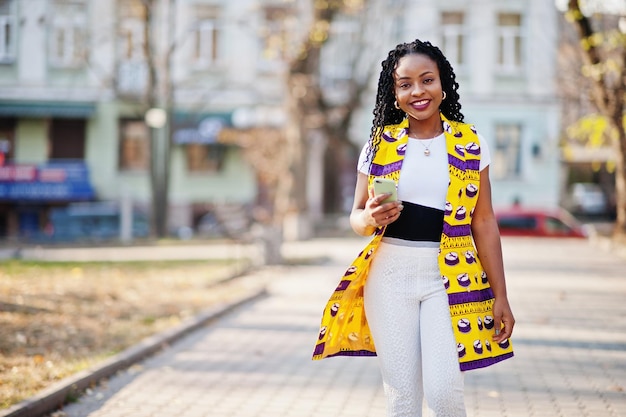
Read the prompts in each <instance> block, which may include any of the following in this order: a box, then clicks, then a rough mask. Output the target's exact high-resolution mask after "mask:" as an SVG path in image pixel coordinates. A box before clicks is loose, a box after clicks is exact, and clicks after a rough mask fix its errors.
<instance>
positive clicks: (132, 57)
mask: <svg viewBox="0 0 626 417" xmlns="http://www.w3.org/2000/svg"><path fill="white" fill-rule="evenodd" d="M118 12H119V32H118V33H119V35H118V36H119V37H118V58H119V67H118V77H117V88H118V90H119V91H120V92H121V93H127V94H142V93H143V92H144V91H145V89H146V88H147V85H148V66H147V63H146V56H145V51H144V49H145V43H146V39H145V33H144V28H145V24H146V9H145V6H144V5H143V4H142V2H141V0H124V1H122V2H120V7H119V10H118Z"/></svg>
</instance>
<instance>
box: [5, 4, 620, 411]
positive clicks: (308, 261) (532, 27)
mask: <svg viewBox="0 0 626 417" xmlns="http://www.w3.org/2000/svg"><path fill="white" fill-rule="evenodd" d="M416 38H419V39H421V40H428V41H430V42H432V43H433V44H434V45H436V46H438V47H439V48H440V49H441V51H442V52H443V53H444V55H445V56H446V58H447V59H448V61H449V62H450V63H451V64H452V66H453V68H454V70H455V76H456V81H457V82H458V84H459V87H458V93H459V95H460V102H461V104H462V108H461V111H462V113H463V115H464V121H465V122H468V123H472V124H474V125H475V127H476V129H477V131H478V132H479V133H480V134H481V136H482V138H483V139H484V140H483V139H481V144H483V143H484V144H485V145H486V146H488V148H489V150H490V155H491V164H490V180H491V186H492V198H493V205H494V208H495V211H496V215H497V220H498V224H499V226H500V230H501V234H502V235H503V236H504V238H505V250H506V257H507V259H506V261H507V268H508V269H509V276H510V286H511V288H510V291H511V297H512V302H513V303H514V308H515V309H516V311H517V313H518V321H519V325H518V330H517V332H516V333H517V342H516V343H517V352H518V354H517V355H518V356H517V358H516V359H515V360H514V361H510V363H509V362H507V363H505V364H502V366H498V367H497V368H494V369H493V370H492V369H490V370H486V371H484V372H483V371H480V372H476V373H473V374H471V375H469V376H468V397H467V401H468V406H469V408H470V410H471V413H473V414H471V415H472V416H475V417H478V416H490V415H494V416H495V415H499V416H502V415H510V416H518V415H522V416H531V415H532V416H541V415H545V416H567V417H569V416H577V415H580V416H590V417H591V416H594V417H595V416H604V415H606V416H613V417H614V416H619V415H623V414H624V406H623V404H624V403H626V401H624V382H623V381H624V380H626V378H625V375H624V367H625V365H624V356H623V352H624V351H626V347H625V346H624V337H625V336H624V334H625V331H624V330H625V329H624V325H623V323H624V322H625V321H626V320H625V319H626V317H625V312H624V304H625V303H623V299H624V297H623V296H624V279H623V278H621V277H620V275H619V273H620V272H619V271H620V270H623V268H624V263H623V262H624V261H623V259H626V169H624V167H626V127H625V125H624V115H625V107H624V106H625V105H624V101H625V95H624V91H626V63H625V62H624V56H626V53H625V51H626V3H625V2H624V1H623V0H603V1H597V0H548V1H546V0H515V1H507V2H502V1H500V0H449V1H446V2H441V1H435V0H336V1H335V0H333V1H330V0H328V1H326V0H236V1H233V0H111V1H98V0H0V333H1V336H0V415H2V413H4V412H5V410H7V409H9V407H12V406H14V405H15V404H16V403H19V401H21V400H28V399H30V398H36V397H37V395H39V394H41V392H43V391H44V389H45V388H49V387H50V386H53V385H54V384H55V383H59V382H60V381H61V382H62V381H67V380H68V379H67V378H69V377H72V376H75V375H76V374H79V373H80V372H83V371H85V370H87V369H91V367H92V366H93V365H94V364H101V363H103V361H106V360H107V359H110V358H112V357H113V358H114V357H116V356H115V355H117V354H119V353H120V352H122V353H123V352H126V349H129V348H133V347H136V346H137V343H139V342H140V341H141V340H143V339H142V338H143V337H146V336H150V335H151V336H155V337H157V338H158V336H159V335H162V334H163V333H162V332H163V331H170V332H171V331H176V329H178V327H177V326H179V325H181V323H182V324H184V323H186V320H188V319H192V320H193V319H194V318H197V317H198V316H200V317H204V319H202V320H205V321H211V320H213V318H212V316H211V317H209V316H207V315H206V314H205V310H210V311H213V310H214V309H216V308H217V307H219V306H222V305H230V303H232V304H233V305H234V304H237V305H238V302H234V301H233V299H231V298H229V296H235V295H236V297H235V298H237V299H238V300H239V301H241V300H249V299H250V300H251V299H254V300H256V301H255V302H253V303H251V304H246V307H244V308H243V309H241V310H237V311H236V312H235V313H233V314H232V315H229V316H227V317H225V318H223V319H220V320H219V321H217V322H216V323H215V324H214V325H213V326H209V327H206V328H203V330H201V331H200V332H198V333H194V334H193V335H192V336H190V338H189V339H187V340H185V341H183V342H181V344H179V345H177V346H176V347H175V348H173V349H172V350H171V351H167V352H165V353H164V354H163V355H159V356H157V357H155V358H154V359H151V360H149V361H147V362H145V363H142V364H141V365H136V366H133V367H132V368H131V369H129V370H127V371H123V372H121V374H120V375H119V377H118V378H117V379H115V378H114V379H112V380H111V381H110V382H109V390H108V391H107V389H105V388H103V387H100V388H99V389H98V391H97V393H95V391H93V390H92V392H91V394H89V395H87V397H85V399H84V401H82V400H81V403H80V404H77V405H74V406H72V407H68V408H67V410H65V411H63V413H65V412H67V413H68V414H70V415H72V416H86V415H88V414H87V413H92V411H87V410H93V415H94V416H95V415H103V416H105V415H106V416H118V415H119V416H122V415H125V414H124V413H127V414H129V415H133V416H135V415H142V414H135V413H134V411H136V410H139V409H141V413H144V414H145V413H148V414H145V415H149V412H150V411H149V410H148V411H146V410H144V409H143V408H142V407H143V406H144V405H146V404H147V405H150V406H151V407H153V409H152V411H154V410H159V411H154V412H155V413H156V415H160V413H161V411H160V410H166V411H167V413H165V415H171V416H176V415H181V416H182V415H184V416H191V417H193V416H194V415H196V414H197V415H218V416H234V417H246V416H266V415H267V416H272V417H275V416H280V415H289V416H290V417H291V416H298V415H302V416H322V415H324V416H327V415H333V414H335V415H338V416H349V415H355V416H356V415H359V416H362V415H371V416H374V415H376V416H378V415H381V413H382V393H381V391H380V388H379V385H380V384H379V382H380V381H379V379H378V376H377V373H376V370H375V365H374V361H371V360H370V361H348V360H342V359H340V360H334V359H333V360H329V361H323V362H322V363H310V362H309V361H308V353H307V352H308V351H309V350H310V345H311V344H312V341H311V340H310V337H311V334H314V333H316V331H317V330H316V326H317V320H318V314H319V313H321V307H322V304H323V301H325V298H326V297H327V295H328V294H329V292H330V291H331V290H332V288H334V285H335V280H336V279H337V277H338V275H339V274H340V273H341V272H342V269H343V268H345V266H346V265H345V263H346V262H349V260H350V258H351V257H353V256H354V254H355V253H356V252H355V251H356V250H357V249H359V248H358V246H360V244H361V243H362V241H361V240H360V239H355V238H354V233H353V232H352V231H351V230H350V226H349V222H348V216H349V212H350V209H351V206H352V199H353V194H354V186H355V182H356V164H357V159H358V155H359V152H360V150H361V149H362V147H363V145H364V144H365V143H366V141H367V140H368V138H369V137H370V133H371V124H372V109H373V107H374V102H375V97H376V90H377V78H378V75H379V72H380V62H381V61H382V60H383V59H385V57H386V56H387V54H388V51H389V50H391V49H392V48H393V47H394V46H395V45H396V44H398V43H401V42H410V41H413V40H414V39H416ZM266 285H268V291H269V292H268V294H267V296H266V297H265V298H263V299H261V300H258V299H257V297H259V296H260V295H262V294H263V289H264V288H265V286H266ZM287 300H294V304H295V307H293V306H288V304H287ZM620 300H622V301H620ZM226 310H228V309H225V310H224V311H226ZM202 320H200V321H196V322H195V323H196V325H200V324H202V325H203V324H204V321H202ZM188 330H189V329H188ZM159 340H160V339H159ZM272 352H279V353H280V354H272ZM185 358H191V359H185ZM188 365H189V366H192V367H193V369H194V371H192V370H191V368H188ZM195 370H197V372H195ZM170 377H171V379H169V378H170ZM216 381H219V382H216ZM159 384H162V385H159ZM216 388H219V389H216ZM72 395H74V394H72ZM70 397H71V396H70ZM322 398H325V400H324V401H322ZM65 399H71V398H64V400H65ZM148 400H150V401H148ZM322 402H323V404H322ZM194 404H197V405H198V407H197V408H193V409H191V408H187V407H188V406H189V407H191V405H194ZM218 406H219V407H218ZM168 407H170V408H168ZM216 407H217V408H216ZM207 409H210V410H212V411H214V412H215V413H216V414H206V410H207ZM194 413H196V414H194ZM89 415H91V414H89Z"/></svg>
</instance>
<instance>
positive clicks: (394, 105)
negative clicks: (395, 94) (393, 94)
mask: <svg viewBox="0 0 626 417" xmlns="http://www.w3.org/2000/svg"><path fill="white" fill-rule="evenodd" d="M393 107H395V108H396V109H398V110H400V106H398V100H395V101H394V102H393Z"/></svg>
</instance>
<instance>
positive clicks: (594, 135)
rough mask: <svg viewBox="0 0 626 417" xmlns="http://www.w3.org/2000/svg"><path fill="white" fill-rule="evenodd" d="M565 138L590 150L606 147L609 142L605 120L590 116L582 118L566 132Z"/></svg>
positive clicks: (593, 115) (607, 126)
mask: <svg viewBox="0 0 626 417" xmlns="http://www.w3.org/2000/svg"><path fill="white" fill-rule="evenodd" d="M566 132H567V136H568V137H569V138H570V139H574V140H576V141H578V142H582V143H586V144H587V145H588V146H590V147H592V148H597V147H600V146H602V145H606V144H607V143H608V142H609V141H608V140H607V139H608V136H609V124H608V121H607V120H606V118H604V117H602V116H600V115H597V114H592V115H589V116H585V117H582V118H581V119H579V120H578V121H577V122H576V123H574V124H573V125H571V126H569V127H568V128H567V130H566Z"/></svg>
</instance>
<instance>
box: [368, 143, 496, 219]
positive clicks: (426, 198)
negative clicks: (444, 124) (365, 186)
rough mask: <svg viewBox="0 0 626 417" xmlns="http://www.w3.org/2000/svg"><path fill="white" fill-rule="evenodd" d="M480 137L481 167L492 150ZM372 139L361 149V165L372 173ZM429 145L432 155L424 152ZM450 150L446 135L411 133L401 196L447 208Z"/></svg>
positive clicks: (401, 172)
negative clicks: (413, 135) (414, 135)
mask: <svg viewBox="0 0 626 417" xmlns="http://www.w3.org/2000/svg"><path fill="white" fill-rule="evenodd" d="M478 138H479V139H480V149H481V154H480V171H482V170H483V169H485V168H486V167H487V166H488V165H489V164H490V163H491V154H490V152H489V146H488V145H487V141H486V140H485V138H484V137H483V136H482V135H480V134H479V135H478ZM368 145H369V141H368V142H366V143H365V145H364V146H363V149H361V155H360V156H359V162H358V165H357V169H358V171H359V172H361V173H363V174H365V175H369V168H370V165H371V161H367V150H368V148H369V146H368ZM425 147H428V150H429V151H430V155H428V156H426V155H425V154H424V150H425ZM449 181H450V178H449V174H448V151H447V150H446V139H445V135H444V134H443V133H442V134H441V135H439V136H437V137H435V138H433V139H426V140H424V139H413V138H411V137H409V141H408V143H407V148H406V154H405V155H404V162H403V163H402V169H401V170H400V181H399V182H398V199H399V200H401V201H407V202H410V203H414V204H419V205H422V206H426V207H432V208H436V209H439V210H443V209H444V208H445V204H446V194H447V192H448V182H449Z"/></svg>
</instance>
